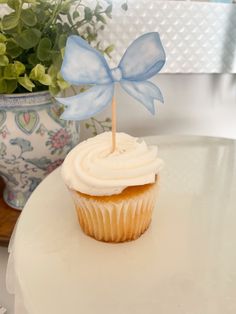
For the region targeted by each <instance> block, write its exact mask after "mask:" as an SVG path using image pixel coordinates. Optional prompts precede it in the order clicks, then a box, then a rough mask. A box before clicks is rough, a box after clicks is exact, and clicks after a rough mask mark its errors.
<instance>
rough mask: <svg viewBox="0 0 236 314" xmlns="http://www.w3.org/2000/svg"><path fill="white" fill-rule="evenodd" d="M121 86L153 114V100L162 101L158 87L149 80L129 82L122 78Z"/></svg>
mask: <svg viewBox="0 0 236 314" xmlns="http://www.w3.org/2000/svg"><path fill="white" fill-rule="evenodd" d="M120 84H121V87H122V88H123V89H124V90H125V91H126V92H127V93H128V94H129V95H130V96H132V97H134V98H135V99H137V100H138V101H139V102H141V103H142V104H143V105H144V106H145V107H146V109H147V110H148V111H150V112H151V113H152V114H153V115H154V114H155V106H154V100H155V99H156V100H159V101H160V102H162V103H164V99H163V96H162V93H161V91H160V89H159V88H158V87H157V86H156V85H154V84H153V83H151V82H148V81H145V82H130V81H126V80H123V81H121V82H120Z"/></svg>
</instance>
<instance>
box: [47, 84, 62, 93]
mask: <svg viewBox="0 0 236 314" xmlns="http://www.w3.org/2000/svg"><path fill="white" fill-rule="evenodd" d="M49 92H50V93H51V94H52V95H57V94H58V93H59V92H60V88H59V87H58V86H52V85H50V86H49Z"/></svg>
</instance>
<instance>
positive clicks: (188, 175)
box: [8, 136, 236, 314]
mask: <svg viewBox="0 0 236 314" xmlns="http://www.w3.org/2000/svg"><path fill="white" fill-rule="evenodd" d="M147 142H148V143H150V144H158V146H159V155H160V157H161V158H163V159H164V161H165V168H164V170H163V171H162V173H161V187H160V192H159V202H158V205H157V208H156V209H155V213H154V216H153V221H152V225H151V227H150V228H149V229H148V231H147V232H146V233H145V234H144V235H143V236H142V237H141V238H140V239H138V240H136V241H134V242H129V243H124V244H116V245H114V244H106V243H101V242H97V241H95V240H93V239H91V238H89V237H87V236H85V235H84V234H83V233H82V232H81V230H80V228H79V226H78V224H77V221H76V214H75V211H74V208H73V203H72V201H71V198H70V195H69V194H68V192H67V190H66V188H65V186H64V184H63V182H62V180H61V178H60V170H56V171H55V172H54V173H52V174H51V175H50V176H48V177H47V178H46V179H45V180H44V181H43V183H42V184H40V185H39V187H38V188H37V189H36V190H35V192H34V193H33V194H32V196H31V198H30V200H29V201H28V203H27V205H26V207H25V209H24V211H23V213H22V215H21V218H20V221H19V223H18V226H17V230H16V234H15V237H14V239H13V241H12V245H11V257H10V260H9V267H8V288H9V289H10V290H11V291H14V293H15V297H16V300H17V304H19V303H20V307H21V310H19V311H17V310H16V314H18V313H21V314H22V313H24V314H25V313H27V314H32V313H34V314H42V313H44V314H64V313H70V314H77V313H83V314H95V313H96V314H101V313H102V314H110V313H112V314H141V313H142V314H143V313H145V314H156V313H158V314H173V313H174V314H183V313H187V314H199V313H204V314H222V313H224V314H235V313H236V250H235V248H236V154H235V152H236V141H234V140H229V139H219V138H209V137H195V136H184V137H180V136H178V137H177V136H176V137H174V136H163V137H149V138H147Z"/></svg>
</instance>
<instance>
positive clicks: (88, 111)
mask: <svg viewBox="0 0 236 314" xmlns="http://www.w3.org/2000/svg"><path fill="white" fill-rule="evenodd" d="M113 94H114V84H106V85H97V86H93V87H91V88H90V89H89V90H88V91H86V92H84V93H80V94H78V95H75V96H72V97H66V98H56V100H57V101H58V102H59V103H61V104H63V105H65V106H66V109H65V111H64V112H63V114H62V115H61V119H63V120H85V119H88V118H90V117H92V116H93V115H96V114H97V113H99V112H100V111H102V110H103V109H105V108H106V107H107V106H108V105H109V104H110V103H111V101H112V97H113Z"/></svg>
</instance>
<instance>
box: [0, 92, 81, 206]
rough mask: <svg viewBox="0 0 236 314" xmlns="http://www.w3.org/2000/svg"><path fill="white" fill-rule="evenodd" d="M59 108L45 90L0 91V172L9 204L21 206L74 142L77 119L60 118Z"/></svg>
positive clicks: (76, 141) (77, 133)
mask: <svg viewBox="0 0 236 314" xmlns="http://www.w3.org/2000/svg"><path fill="white" fill-rule="evenodd" d="M61 112H62V108H61V107H60V106H59V105H58V104H56V103H55V102H53V100H52V98H51V96H50V94H49V93H48V92H39V93H32V94H19V95H0V175H1V176H2V178H3V179H4V181H5V183H6V187H5V190H4V199H5V201H6V202H7V203H8V204H9V205H10V206H11V207H14V208H17V209H22V208H23V207H24V205H25V202H26V201H27V199H28V198H29V196H30V195H31V193H32V192H33V190H34V189H35V188H36V187H37V185H38V184H39V183H40V182H41V180H42V179H43V178H45V176H47V175H48V174H49V173H50V172H52V171H53V170H54V169H55V168H57V167H58V166H59V165H60V164H61V163H62V162H63V160H64V158H65V156H66V154H67V153H68V152H69V151H70V150H71V149H72V148H73V147H74V146H75V145H76V144H77V143H78V141H79V124H78V122H75V121H64V120H61V119H60V118H59V116H60V114H61Z"/></svg>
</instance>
